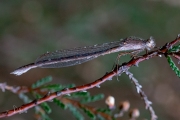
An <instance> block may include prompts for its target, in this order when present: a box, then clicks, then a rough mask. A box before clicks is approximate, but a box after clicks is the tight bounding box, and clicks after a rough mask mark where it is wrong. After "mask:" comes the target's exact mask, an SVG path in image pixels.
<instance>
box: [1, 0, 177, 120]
mask: <svg viewBox="0 0 180 120" xmlns="http://www.w3.org/2000/svg"><path fill="white" fill-rule="evenodd" d="M178 33H180V2H179V0H137V1H134V0H124V1H121V0H119V1H118V0H111V1H110V0H109V1H108V0H91V1H88V0H74V1H70V0H52V1H50V0H49V1H48V0H44V1H43V0H29V1H24V0H6V1H5V0H1V1H0V56H1V60H0V73H1V74H0V82H6V83H7V84H9V85H13V86H21V85H24V86H31V84H32V83H34V82H35V81H37V80H39V79H40V78H43V77H45V76H48V75H52V77H53V82H54V83H59V84H63V85H66V84H70V83H74V84H76V85H83V84H87V83H90V82H92V81H94V80H96V79H98V78H100V77H101V76H103V75H104V74H105V73H106V72H108V71H111V69H112V66H113V63H114V61H115V59H116V57H117V54H118V53H114V54H112V55H106V56H103V57H99V58H97V59H95V60H92V61H90V62H87V63H84V64H81V65H77V66H72V67H67V68H59V69H50V68H49V69H48V68H46V69H41V68H37V69H32V70H30V71H29V72H27V73H25V74H23V75H21V76H14V75H10V74H9V73H10V72H12V71H13V70H14V69H16V68H18V67H20V66H22V65H25V64H28V63H31V62H34V61H35V59H36V58H37V57H38V56H39V55H41V54H43V53H45V52H47V51H55V50H59V49H63V48H72V47H78V46H86V45H94V44H100V43H105V42H112V41H116V40H119V39H120V38H125V37H128V36H132V35H133V36H139V37H142V38H149V37H150V36H153V37H154V38H155V40H156V43H157V46H162V45H164V44H165V43H166V42H170V41H172V40H174V38H175V37H176V36H177V34H178ZM129 60H130V56H125V57H123V58H121V59H120V61H121V63H122V62H127V61H129ZM130 71H131V72H132V73H133V74H134V76H135V77H136V78H137V79H138V80H139V82H140V84H142V86H143V90H144V91H145V92H146V94H147V96H148V97H149V99H150V100H151V101H152V102H153V107H154V109H155V111H156V114H157V115H158V117H159V119H160V120H180V104H179V102H180V92H179V91H180V81H179V78H178V77H176V75H175V73H174V72H173V71H172V70H171V69H170V67H169V65H168V63H167V60H166V59H165V58H164V57H162V58H154V59H150V60H148V61H145V62H142V63H140V64H139V67H133V68H131V70H130ZM118 79H119V81H117V78H116V77H114V78H113V81H107V82H105V83H103V84H102V85H101V88H100V89H99V88H93V89H91V90H88V91H89V92H91V94H92V95H95V94H98V93H104V94H105V96H108V95H112V96H114V97H115V98H116V105H118V104H119V102H120V101H123V100H129V101H130V102H131V108H139V110H140V112H141V118H150V114H149V112H148V111H146V110H145V105H144V103H143V101H142V99H141V98H140V97H139V95H138V94H137V92H136V89H135V86H134V85H133V84H132V83H131V81H130V80H129V79H128V77H127V76H126V75H124V74H123V75H122V76H120V77H118ZM22 104H23V101H21V100H20V99H19V98H18V96H17V95H15V94H13V93H10V92H9V91H6V92H5V93H3V92H1V94H0V108H1V109H0V111H5V110H8V109H13V105H15V106H20V105H22ZM50 105H53V103H50ZM53 106H54V108H53V113H52V114H50V117H51V118H53V119H54V120H58V119H61V120H68V119H75V118H74V117H73V115H72V113H71V112H69V111H68V110H66V111H64V110H61V109H60V108H58V107H56V106H55V105H53ZM92 106H99V107H105V103H104V101H101V102H99V103H98V104H97V103H94V104H92ZM33 112H34V110H33V109H30V110H28V113H23V114H18V115H14V116H12V117H9V118H5V119H6V120H32V119H34V116H33ZM87 119H89V118H87Z"/></svg>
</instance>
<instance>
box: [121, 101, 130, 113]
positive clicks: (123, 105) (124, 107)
mask: <svg viewBox="0 0 180 120" xmlns="http://www.w3.org/2000/svg"><path fill="white" fill-rule="evenodd" d="M129 107H130V103H129V101H124V102H121V103H120V105H119V109H120V111H124V112H126V111H128V110H129Z"/></svg>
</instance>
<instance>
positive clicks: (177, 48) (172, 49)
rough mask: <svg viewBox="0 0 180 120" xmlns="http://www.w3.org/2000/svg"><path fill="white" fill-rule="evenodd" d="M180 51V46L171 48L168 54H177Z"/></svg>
mask: <svg viewBox="0 0 180 120" xmlns="http://www.w3.org/2000/svg"><path fill="white" fill-rule="evenodd" d="M179 50H180V44H179V45H177V46H174V47H172V48H171V49H170V50H169V51H168V52H178V51H179Z"/></svg>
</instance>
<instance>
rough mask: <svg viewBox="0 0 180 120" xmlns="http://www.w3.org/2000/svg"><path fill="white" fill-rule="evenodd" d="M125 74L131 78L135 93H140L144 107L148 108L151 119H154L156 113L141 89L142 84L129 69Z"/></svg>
mask: <svg viewBox="0 0 180 120" xmlns="http://www.w3.org/2000/svg"><path fill="white" fill-rule="evenodd" d="M126 74H127V75H128V76H129V78H130V79H131V80H132V82H133V83H134V85H135V86H136V90H137V93H138V94H140V96H141V97H142V99H143V100H144V103H145V105H146V109H148V110H149V112H150V113H151V120H156V119H157V115H156V114H155V111H154V109H153V107H152V106H151V104H152V102H151V101H149V100H148V98H147V95H146V94H145V92H144V91H143V90H142V86H141V85H140V84H139V83H138V80H137V79H136V78H135V77H133V74H132V73H130V72H129V71H126Z"/></svg>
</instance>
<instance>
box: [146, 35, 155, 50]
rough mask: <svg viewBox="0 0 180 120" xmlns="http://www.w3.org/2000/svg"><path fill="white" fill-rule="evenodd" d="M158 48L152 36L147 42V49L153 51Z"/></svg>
mask: <svg viewBox="0 0 180 120" xmlns="http://www.w3.org/2000/svg"><path fill="white" fill-rule="evenodd" d="M155 46H156V43H155V41H154V38H153V37H152V36H151V37H150V38H149V39H148V40H147V41H146V49H147V50H151V49H153V48H154V47H155Z"/></svg>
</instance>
